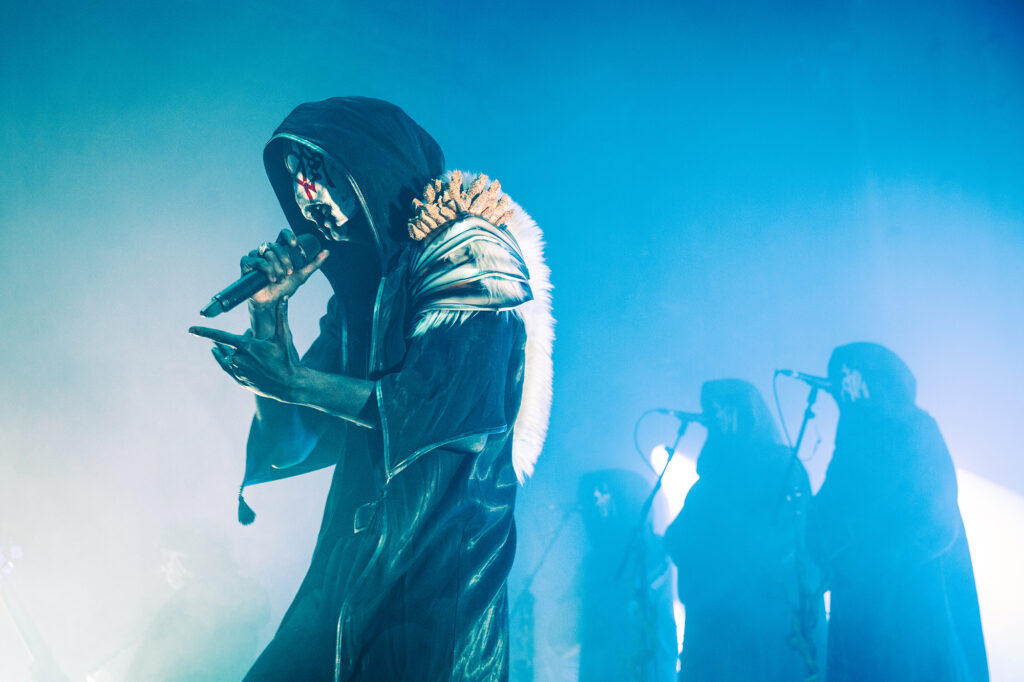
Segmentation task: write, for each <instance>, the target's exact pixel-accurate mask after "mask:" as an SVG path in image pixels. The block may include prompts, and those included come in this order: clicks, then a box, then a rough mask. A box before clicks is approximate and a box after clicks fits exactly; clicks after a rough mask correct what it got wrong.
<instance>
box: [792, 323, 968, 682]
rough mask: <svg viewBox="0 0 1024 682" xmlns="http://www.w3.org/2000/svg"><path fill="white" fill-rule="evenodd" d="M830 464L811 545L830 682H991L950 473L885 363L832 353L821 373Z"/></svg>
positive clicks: (933, 429)
mask: <svg viewBox="0 0 1024 682" xmlns="http://www.w3.org/2000/svg"><path fill="white" fill-rule="evenodd" d="M828 375H829V380H830V381H831V382H832V387H833V389H832V392H833V394H834V396H835V398H836V401H837V402H838V403H839V426H838V429H837V432H836V447H835V453H834V454H833V456H832V462H831V463H830V464H829V467H828V473H827V476H826V478H825V483H824V485H823V486H822V488H821V491H820V492H819V493H818V495H816V496H815V498H814V502H813V504H812V507H811V515H810V519H809V521H810V536H809V542H810V543H811V546H812V549H814V550H815V554H816V555H817V556H819V557H820V560H821V563H822V565H823V567H824V568H825V570H826V576H828V581H827V586H828V588H829V589H831V591H832V595H831V609H830V610H831V614H830V621H829V641H828V672H829V681H830V682H862V681H863V680H873V681H875V682H884V681H886V680H900V681H901V682H907V681H912V680H922V681H924V680H928V681H929V682H942V681H944V680H970V681H971V682H978V681H979V680H987V679H988V665H987V662H986V657H985V644H984V640H983V638H982V632H981V618H980V615H979V612H978V596H977V592H976V590H975V585H974V571H973V568H972V566H971V555H970V551H969V550H968V547H967V538H966V537H965V535H964V526H963V522H962V521H961V519H960V509H959V507H958V506H957V484H956V472H955V470H954V468H953V461H952V459H951V458H950V456H949V452H948V450H947V449H946V444H945V442H944V441H943V439H942V435H941V434H940V433H939V429H938V426H937V425H936V424H935V421H934V420H933V419H932V418H931V417H930V416H929V415H928V414H927V413H926V412H924V411H923V410H921V409H920V408H918V407H917V406H916V405H915V404H914V400H915V393H916V385H915V381H914V377H913V375H912V374H911V373H910V370H909V369H907V366H906V365H905V364H903V361H902V360H900V358H899V357H897V356H896V355H895V354H894V353H893V352H892V351H890V350H888V349H886V348H884V347H882V346H879V345H877V344H871V343H854V344H850V345H847V346H841V347H839V348H837V349H836V350H835V351H834V352H833V353H832V358H831V360H829V367H828Z"/></svg>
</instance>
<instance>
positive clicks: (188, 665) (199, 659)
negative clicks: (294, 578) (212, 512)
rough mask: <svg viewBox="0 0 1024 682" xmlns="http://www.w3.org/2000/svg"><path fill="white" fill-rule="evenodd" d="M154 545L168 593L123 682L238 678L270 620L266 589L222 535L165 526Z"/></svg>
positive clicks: (198, 681) (192, 527)
mask: <svg viewBox="0 0 1024 682" xmlns="http://www.w3.org/2000/svg"><path fill="white" fill-rule="evenodd" d="M161 544H162V545H163V546H162V548H161V554H162V557H161V561H162V564H161V567H160V571H161V572H162V573H163V574H164V578H165V579H166V580H167V584H168V585H169V586H170V587H171V589H172V590H174V593H173V594H172V595H171V597H170V598H169V599H168V600H167V602H166V603H165V604H164V605H163V606H162V607H161V608H160V610H159V611H158V612H157V614H156V616H155V617H154V618H153V620H152V621H151V622H150V623H149V625H148V626H147V627H146V629H145V632H144V633H143V636H142V640H141V642H140V643H139V645H138V648H137V649H136V651H135V656H134V658H133V660H132V663H131V667H130V668H129V669H128V673H127V675H126V676H125V679H126V680H139V681H141V680H146V681H147V682H224V681H225V680H239V679H241V678H242V676H243V675H245V671H246V670H247V669H248V667H249V664H250V663H251V662H252V659H253V657H254V656H255V655H256V653H257V652H258V651H259V649H258V644H259V634H260V630H261V629H262V628H263V626H264V625H266V624H267V622H268V621H269V620H270V603H269V600H268V599H267V595H266V592H264V591H263V588H262V587H261V586H260V585H259V583H257V582H256V581H255V580H253V579H252V578H249V577H246V576H243V575H242V574H241V572H240V571H239V569H238V566H237V564H236V563H235V561H234V559H233V558H232V556H231V553H230V550H229V549H228V545H227V538H226V537H225V536H224V535H223V534H222V533H219V532H217V531H216V530H214V529H213V528H210V527H206V526H200V525H187V526H182V527H176V528H172V529H170V530H169V531H168V532H166V533H165V534H164V537H163V539H162V543H161Z"/></svg>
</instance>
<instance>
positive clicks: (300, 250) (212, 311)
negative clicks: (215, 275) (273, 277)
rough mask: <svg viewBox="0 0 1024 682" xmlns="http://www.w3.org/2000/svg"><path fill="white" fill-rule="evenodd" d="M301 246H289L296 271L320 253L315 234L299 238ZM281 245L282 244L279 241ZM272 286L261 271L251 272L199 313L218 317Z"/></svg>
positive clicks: (217, 295)
mask: <svg viewBox="0 0 1024 682" xmlns="http://www.w3.org/2000/svg"><path fill="white" fill-rule="evenodd" d="M298 241H299V245H298V246H297V247H296V248H294V249H292V248H289V247H288V246H287V245H284V246H285V248H288V250H289V255H290V256H291V259H292V267H294V268H295V269H296V270H298V269H299V268H302V267H305V266H306V264H307V263H309V261H311V260H313V257H314V256H316V254H318V253H320V241H319V240H318V239H317V238H316V235H315V234H304V235H301V236H300V237H299V238H298ZM278 243H279V244H280V243H281V242H280V241H278ZM268 284H270V280H269V279H267V276H266V275H265V274H264V273H263V272H260V271H259V270H251V271H249V272H247V273H245V274H244V275H242V276H241V277H239V278H238V279H236V280H235V281H234V282H232V283H231V284H229V285H228V286H226V287H224V288H223V289H221V290H220V291H219V292H217V293H216V294H214V295H213V299H212V300H211V301H210V303H209V304H207V306H206V307H205V308H203V309H202V310H200V311H199V314H200V315H202V316H203V317H217V316H218V315H220V314H221V313H226V312H227V311H229V310H231V309H232V308H234V307H235V306H236V305H238V304H239V303H241V302H242V301H244V300H245V299H247V298H249V297H250V296H252V295H253V294H255V293H256V292H258V291H259V290H260V289H262V288H263V287H265V286H267V285H268Z"/></svg>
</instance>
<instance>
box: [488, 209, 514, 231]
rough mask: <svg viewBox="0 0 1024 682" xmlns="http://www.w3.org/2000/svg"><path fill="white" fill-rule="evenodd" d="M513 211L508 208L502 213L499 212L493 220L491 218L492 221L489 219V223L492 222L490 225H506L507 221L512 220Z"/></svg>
mask: <svg viewBox="0 0 1024 682" xmlns="http://www.w3.org/2000/svg"><path fill="white" fill-rule="evenodd" d="M514 213H515V211H513V210H511V209H509V210H508V211H505V212H504V213H502V214H501V215H500V216H498V217H497V218H495V219H494V220H492V221H491V224H492V225H497V226H498V227H501V226H503V225H504V226H507V225H508V222H509V221H510V220H512V215H513V214H514Z"/></svg>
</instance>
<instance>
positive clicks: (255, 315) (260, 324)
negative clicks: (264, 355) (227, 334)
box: [249, 298, 277, 339]
mask: <svg viewBox="0 0 1024 682" xmlns="http://www.w3.org/2000/svg"><path fill="white" fill-rule="evenodd" d="M276 307H277V301H271V302H267V303H256V302H255V301H253V300H252V299H251V298H250V299H249V327H250V328H251V329H252V334H253V336H254V337H256V338H257V339H269V338H270V337H271V336H273V335H274V330H275V329H276V327H277V317H276Z"/></svg>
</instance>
